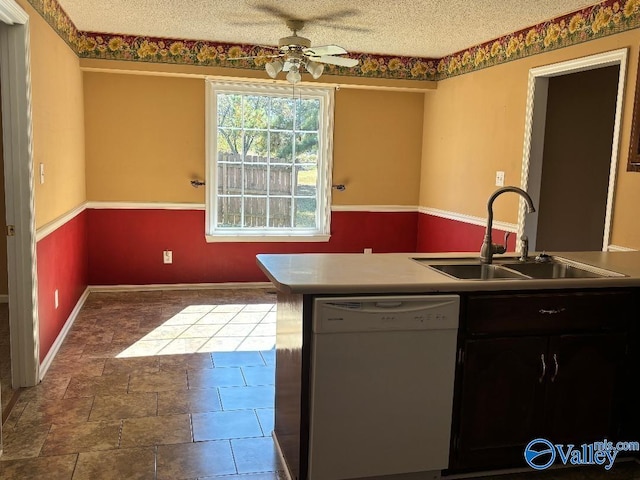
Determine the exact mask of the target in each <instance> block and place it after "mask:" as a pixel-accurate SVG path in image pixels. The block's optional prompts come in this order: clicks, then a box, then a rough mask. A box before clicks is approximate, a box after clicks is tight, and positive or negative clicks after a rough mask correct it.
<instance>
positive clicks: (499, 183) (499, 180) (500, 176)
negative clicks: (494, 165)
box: [496, 171, 504, 187]
mask: <svg viewBox="0 0 640 480" xmlns="http://www.w3.org/2000/svg"><path fill="white" fill-rule="evenodd" d="M496 187H504V172H501V171H497V172H496Z"/></svg>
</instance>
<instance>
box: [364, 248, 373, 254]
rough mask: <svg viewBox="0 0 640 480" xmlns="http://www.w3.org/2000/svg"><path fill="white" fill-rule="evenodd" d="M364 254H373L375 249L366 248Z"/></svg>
mask: <svg viewBox="0 0 640 480" xmlns="http://www.w3.org/2000/svg"><path fill="white" fill-rule="evenodd" d="M364 253H373V248H365V249H364Z"/></svg>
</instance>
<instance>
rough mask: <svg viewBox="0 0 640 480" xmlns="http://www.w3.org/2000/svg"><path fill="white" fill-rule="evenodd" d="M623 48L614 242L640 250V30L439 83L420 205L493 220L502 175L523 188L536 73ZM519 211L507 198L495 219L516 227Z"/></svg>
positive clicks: (427, 125) (430, 107)
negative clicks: (530, 91)
mask: <svg viewBox="0 0 640 480" xmlns="http://www.w3.org/2000/svg"><path fill="white" fill-rule="evenodd" d="M624 47H630V48H629V56H628V63H627V84H626V89H625V99H624V107H623V119H622V129H621V142H620V155H619V168H618V183H617V190H616V198H615V204H614V220H613V228H612V239H611V240H612V242H611V243H613V244H616V245H622V246H626V247H631V248H640V226H639V225H638V223H637V214H636V211H637V206H638V205H640V174H638V173H627V172H626V161H627V154H628V149H629V137H630V132H631V113H632V109H633V96H634V90H635V83H636V81H635V79H636V73H637V69H638V31H637V30H632V31H629V32H625V33H622V34H618V35H614V36H610V37H606V38H603V39H599V40H594V41H591V42H587V43H583V44H580V45H576V46H573V47H568V48H563V49H559V50H555V51H553V52H549V53H545V54H541V55H535V56H532V57H528V58H525V59H522V60H518V61H514V62H510V63H506V64H502V65H499V66H495V67H491V68H487V69H484V70H480V71H478V72H475V73H470V74H466V75H461V76H459V77H454V78H450V79H447V80H444V81H441V82H439V83H438V88H437V90H436V92H434V93H430V94H427V95H426V96H425V97H426V100H425V113H424V123H423V125H424V130H423V132H424V133H423V150H422V175H421V184H420V205H421V206H424V207H430V208H437V209H442V210H448V211H453V212H456V213H462V214H467V215H474V216H479V217H486V214H487V213H486V202H487V199H488V197H489V195H490V194H491V193H492V192H493V191H494V190H495V189H496V187H495V183H494V182H495V172H496V170H503V171H504V172H505V173H506V181H505V184H509V185H520V183H521V169H522V157H523V153H522V149H523V142H524V120H525V102H526V95H527V82H528V73H529V69H531V68H534V67H538V66H542V65H548V64H552V63H556V62H561V61H565V60H570V59H574V58H579V57H583V56H586V55H591V54H595V53H601V52H605V51H610V50H615V49H619V48H624ZM517 205H518V197H517V196H516V195H513V196H504V197H501V199H500V200H498V201H497V202H496V203H495V219H496V220H499V221H505V222H511V223H516V222H517Z"/></svg>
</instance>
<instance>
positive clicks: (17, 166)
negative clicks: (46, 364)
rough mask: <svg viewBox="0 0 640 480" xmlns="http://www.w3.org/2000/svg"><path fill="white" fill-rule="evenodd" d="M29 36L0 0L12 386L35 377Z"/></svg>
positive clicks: (18, 15) (18, 12)
mask: <svg viewBox="0 0 640 480" xmlns="http://www.w3.org/2000/svg"><path fill="white" fill-rule="evenodd" d="M29 36H30V34H29V16H28V15H27V13H26V12H25V11H24V10H23V9H22V8H21V7H20V6H19V5H18V4H17V3H16V2H15V0H0V101H1V103H2V157H3V161H4V195H5V200H6V207H5V214H6V219H5V221H6V227H5V228H3V230H5V232H2V233H0V234H2V235H6V239H7V247H6V248H7V278H8V300H9V303H8V312H9V337H10V355H11V379H12V387H13V388H20V387H27V386H33V385H36V384H37V383H38V381H39V378H38V369H39V354H38V345H39V342H38V311H37V302H36V298H37V283H36V273H35V272H36V254H35V252H36V243H35V215H34V208H35V207H34V192H33V153H32V152H33V148H32V127H31V79H30V67H29V65H30V54H29ZM0 395H1V393H0ZM0 433H1V432H0ZM0 441H1V437H0ZM0 448H1V443H0ZM0 452H1V450H0Z"/></svg>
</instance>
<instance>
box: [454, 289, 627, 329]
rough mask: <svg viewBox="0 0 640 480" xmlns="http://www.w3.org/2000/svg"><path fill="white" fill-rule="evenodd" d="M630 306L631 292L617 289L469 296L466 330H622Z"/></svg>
mask: <svg viewBox="0 0 640 480" xmlns="http://www.w3.org/2000/svg"><path fill="white" fill-rule="evenodd" d="M634 303H635V300H634V293H633V292H631V291H621V290H615V291H613V290H610V291H595V292H594V291H591V292H563V293H535V294H532V293H523V294H504V295H502V294H501V295H497V294H477V295H470V296H469V297H468V298H467V309H466V310H467V312H466V330H467V332H468V333H470V334H489V333H500V334H504V333H554V332H558V331H567V330H602V329H606V330H609V329H611V330H616V329H622V328H625V327H626V325H627V319H628V318H629V317H630V316H632V315H633V314H631V313H630V312H633V311H634V310H635V306H634Z"/></svg>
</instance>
